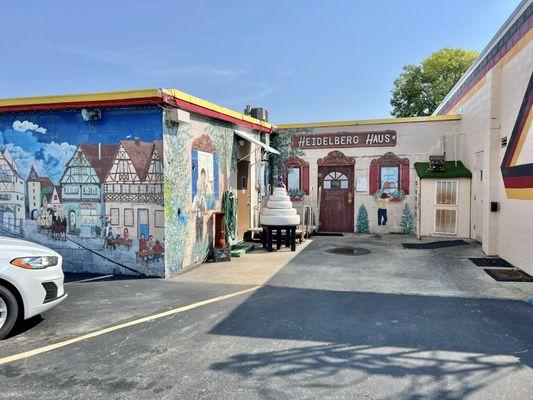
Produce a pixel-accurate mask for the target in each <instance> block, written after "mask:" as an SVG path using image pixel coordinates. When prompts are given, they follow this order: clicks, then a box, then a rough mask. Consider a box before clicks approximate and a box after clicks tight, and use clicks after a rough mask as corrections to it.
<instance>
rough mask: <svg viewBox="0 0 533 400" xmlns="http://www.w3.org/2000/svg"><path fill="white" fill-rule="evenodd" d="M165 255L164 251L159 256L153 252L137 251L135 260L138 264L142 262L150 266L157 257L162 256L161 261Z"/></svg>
mask: <svg viewBox="0 0 533 400" xmlns="http://www.w3.org/2000/svg"><path fill="white" fill-rule="evenodd" d="M164 254H165V252H164V251H163V252H162V253H159V254H158V253H156V252H155V251H153V250H142V251H136V252H135V259H136V260H137V262H139V261H141V262H143V263H145V264H148V263H150V262H153V261H155V259H156V256H157V255H159V256H160V260H163V255H164Z"/></svg>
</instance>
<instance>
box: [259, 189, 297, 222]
mask: <svg viewBox="0 0 533 400" xmlns="http://www.w3.org/2000/svg"><path fill="white" fill-rule="evenodd" d="M259 222H260V223H261V225H270V226H288V225H298V224H299V223H300V216H299V215H298V213H297V212H296V209H295V208H293V206H292V203H291V198H290V196H289V195H288V194H287V189H285V187H284V186H280V187H277V188H275V189H274V194H273V195H272V196H270V197H269V198H268V201H267V204H266V208H264V209H263V211H262V212H261V214H260V215H259Z"/></svg>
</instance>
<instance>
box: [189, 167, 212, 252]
mask: <svg viewBox="0 0 533 400" xmlns="http://www.w3.org/2000/svg"><path fill="white" fill-rule="evenodd" d="M207 183H208V182H207V173H206V171H205V169H204V168H202V169H201V170H200V174H199V177H198V185H197V188H198V191H197V192H196V195H195V196H194V199H193V202H192V209H193V212H194V213H195V214H196V242H197V243H199V242H201V241H202V239H203V236H204V213H205V212H206V211H207V209H208V207H207V194H208V193H207V189H208V184H207Z"/></svg>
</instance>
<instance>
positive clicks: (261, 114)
mask: <svg viewBox="0 0 533 400" xmlns="http://www.w3.org/2000/svg"><path fill="white" fill-rule="evenodd" d="M251 116H252V117H253V118H256V119H259V120H261V121H265V122H268V110H267V109H266V108H261V107H258V108H252V110H251Z"/></svg>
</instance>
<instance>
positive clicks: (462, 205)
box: [418, 178, 470, 238]
mask: <svg viewBox="0 0 533 400" xmlns="http://www.w3.org/2000/svg"><path fill="white" fill-rule="evenodd" d="M445 180H450V181H454V180H456V181H458V195H457V207H452V208H456V210H457V233H456V234H455V235H442V234H439V233H435V210H436V209H437V208H449V207H442V206H441V207H437V206H436V200H435V195H436V185H437V180H436V179H419V180H418V181H419V187H420V192H419V193H420V200H419V201H420V233H419V234H420V236H436V237H442V236H448V237H450V236H453V237H460V238H469V237H470V179H466V178H460V179H445Z"/></svg>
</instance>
